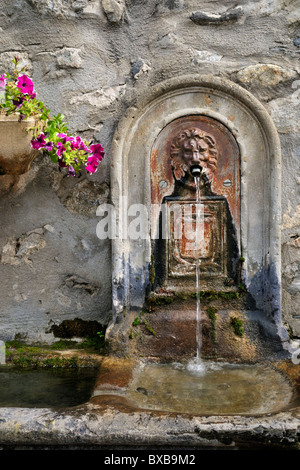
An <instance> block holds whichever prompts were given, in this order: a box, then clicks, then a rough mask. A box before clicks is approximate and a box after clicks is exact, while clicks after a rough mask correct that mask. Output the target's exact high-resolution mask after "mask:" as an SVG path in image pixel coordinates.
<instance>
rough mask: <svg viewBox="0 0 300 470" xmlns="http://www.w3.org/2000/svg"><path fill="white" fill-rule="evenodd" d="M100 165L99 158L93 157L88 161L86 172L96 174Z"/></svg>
mask: <svg viewBox="0 0 300 470" xmlns="http://www.w3.org/2000/svg"><path fill="white" fill-rule="evenodd" d="M99 163H100V160H99V158H97V157H96V156H95V155H91V156H90V157H88V159H87V165H86V167H85V168H86V171H88V172H89V173H95V172H96V171H97V169H98V165H99Z"/></svg>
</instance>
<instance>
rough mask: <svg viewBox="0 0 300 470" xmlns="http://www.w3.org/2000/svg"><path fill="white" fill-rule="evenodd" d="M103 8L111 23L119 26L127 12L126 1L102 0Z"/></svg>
mask: <svg viewBox="0 0 300 470" xmlns="http://www.w3.org/2000/svg"><path fill="white" fill-rule="evenodd" d="M102 8H103V10H104V12H105V14H106V16H107V18H108V21H110V22H111V23H117V24H119V23H120V22H121V21H122V19H123V17H124V12H125V1H124V0H102Z"/></svg>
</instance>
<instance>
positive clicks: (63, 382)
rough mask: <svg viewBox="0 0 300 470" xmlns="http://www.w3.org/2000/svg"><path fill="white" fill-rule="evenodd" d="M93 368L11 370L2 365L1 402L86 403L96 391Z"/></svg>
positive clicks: (56, 405) (38, 404)
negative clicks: (94, 389)
mask: <svg viewBox="0 0 300 470" xmlns="http://www.w3.org/2000/svg"><path fill="white" fill-rule="evenodd" d="M96 373H97V371H96V370H94V369H92V368H91V369H76V370H72V369H61V370H52V369H47V370H41V369H37V370H11V369H9V368H7V367H5V366H2V367H1V368H0V406H2V407H26V408H33V407H34V408H41V407H52V408H60V407H68V406H76V405H80V404H82V403H85V402H86V401H88V400H89V398H90V397H91V394H92V392H93V388H94V384H95V379H96Z"/></svg>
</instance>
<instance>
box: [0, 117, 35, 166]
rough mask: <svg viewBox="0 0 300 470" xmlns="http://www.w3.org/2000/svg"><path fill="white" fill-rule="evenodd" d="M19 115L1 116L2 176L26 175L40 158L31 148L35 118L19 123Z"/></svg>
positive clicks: (0, 152)
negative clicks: (31, 128)
mask: <svg viewBox="0 0 300 470" xmlns="http://www.w3.org/2000/svg"><path fill="white" fill-rule="evenodd" d="M18 119H19V117H18V116H17V115H10V116H5V115H0V175H22V174H23V173H26V172H27V171H28V170H29V169H30V167H31V164H32V162H33V160H34V159H35V158H36V157H37V156H38V154H39V152H38V150H35V149H33V148H32V146H31V139H32V133H31V132H30V131H29V132H28V131H27V130H26V129H28V128H30V127H33V126H34V124H35V120H34V118H30V117H29V118H27V119H26V120H24V121H21V122H18Z"/></svg>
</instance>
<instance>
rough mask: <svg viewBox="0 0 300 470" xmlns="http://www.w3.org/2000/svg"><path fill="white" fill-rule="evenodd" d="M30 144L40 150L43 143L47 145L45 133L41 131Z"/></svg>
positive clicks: (43, 145)
mask: <svg viewBox="0 0 300 470" xmlns="http://www.w3.org/2000/svg"><path fill="white" fill-rule="evenodd" d="M31 145H32V147H33V148H34V149H36V150H40V149H41V148H42V147H45V145H47V142H46V141H45V134H43V133H41V134H40V135H39V136H38V137H37V138H36V139H35V140H34V139H33V140H32V141H31Z"/></svg>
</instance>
